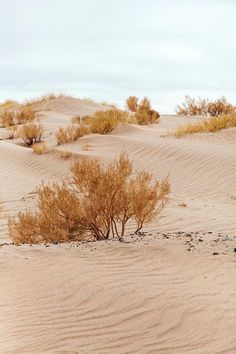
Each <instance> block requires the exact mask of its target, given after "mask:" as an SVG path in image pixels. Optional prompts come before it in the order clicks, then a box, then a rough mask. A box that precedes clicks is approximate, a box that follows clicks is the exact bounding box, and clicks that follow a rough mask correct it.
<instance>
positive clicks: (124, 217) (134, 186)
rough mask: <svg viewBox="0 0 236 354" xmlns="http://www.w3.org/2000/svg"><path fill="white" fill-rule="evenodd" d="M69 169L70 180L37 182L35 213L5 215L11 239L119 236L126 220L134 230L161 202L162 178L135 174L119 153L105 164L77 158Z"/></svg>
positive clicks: (154, 214)
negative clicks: (7, 219)
mask: <svg viewBox="0 0 236 354" xmlns="http://www.w3.org/2000/svg"><path fill="white" fill-rule="evenodd" d="M71 171H72V178H71V179H67V180H64V181H62V183H54V184H43V185H41V186H40V188H39V189H38V191H37V195H38V211H37V212H36V213H35V214H34V213H32V212H30V211H27V212H25V213H20V214H19V215H18V217H13V218H9V231H10V235H11V238H12V239H13V241H14V243H38V242H56V241H57V242H70V241H74V240H85V239H88V238H94V239H96V240H105V239H109V238H111V237H118V238H119V239H123V237H124V235H125V229H126V225H127V223H128V221H130V220H132V221H133V222H134V224H135V230H134V231H135V232H136V233H137V232H138V231H139V230H141V229H142V227H143V225H144V224H146V223H148V222H151V221H152V220H153V219H154V218H155V217H157V216H158V215H159V214H160V212H161V210H162V209H163V207H164V206H165V203H166V201H167V196H168V193H169V183H168V180H167V178H165V179H163V180H160V181H158V180H155V179H154V178H153V176H152V175H151V174H149V173H147V172H139V173H136V174H135V173H134V171H133V166H132V163H131V162H130V160H129V159H128V157H127V156H126V155H124V154H121V155H120V156H119V158H117V159H116V160H114V161H113V162H111V163H110V164H109V165H108V166H107V167H103V166H102V164H101V163H100V162H99V160H93V159H80V160H77V161H75V163H74V164H73V166H72V168H71Z"/></svg>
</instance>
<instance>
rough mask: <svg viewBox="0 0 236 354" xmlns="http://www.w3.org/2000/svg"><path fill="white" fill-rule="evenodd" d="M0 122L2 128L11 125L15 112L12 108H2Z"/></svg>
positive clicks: (13, 122)
mask: <svg viewBox="0 0 236 354" xmlns="http://www.w3.org/2000/svg"><path fill="white" fill-rule="evenodd" d="M0 123H1V126H2V127H4V128H9V127H12V126H13V125H14V124H15V112H14V111H13V110H4V111H2V112H1V113H0Z"/></svg>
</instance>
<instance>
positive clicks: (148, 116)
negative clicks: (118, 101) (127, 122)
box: [126, 96, 160, 125]
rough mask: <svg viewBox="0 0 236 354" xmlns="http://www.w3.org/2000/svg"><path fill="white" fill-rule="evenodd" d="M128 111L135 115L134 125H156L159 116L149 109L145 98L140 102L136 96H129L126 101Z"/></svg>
mask: <svg viewBox="0 0 236 354" xmlns="http://www.w3.org/2000/svg"><path fill="white" fill-rule="evenodd" d="M126 105H127V107H128V109H129V110H130V111H131V112H133V113H135V115H134V117H135V120H136V123H138V124H140V125H147V124H154V123H158V120H159V118H160V114H159V113H158V112H157V111H155V110H154V109H152V108H151V102H150V100H149V99H148V98H147V97H144V98H143V99H142V100H141V101H140V102H139V99H138V98H137V97H136V96H130V97H129V98H128V99H127V100H126Z"/></svg>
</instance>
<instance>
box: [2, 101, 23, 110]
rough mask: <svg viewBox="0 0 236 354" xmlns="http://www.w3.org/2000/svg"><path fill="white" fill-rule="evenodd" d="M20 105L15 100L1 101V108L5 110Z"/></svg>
mask: <svg viewBox="0 0 236 354" xmlns="http://www.w3.org/2000/svg"><path fill="white" fill-rule="evenodd" d="M18 106H19V103H18V102H17V101H14V100H6V101H4V102H2V103H0V109H4V110H9V109H14V108H16V107H18Z"/></svg>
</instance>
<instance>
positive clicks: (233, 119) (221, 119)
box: [173, 114, 236, 138]
mask: <svg viewBox="0 0 236 354" xmlns="http://www.w3.org/2000/svg"><path fill="white" fill-rule="evenodd" d="M233 127H236V114H228V115H220V116H216V117H211V118H209V119H202V120H200V121H199V122H193V123H191V122H190V123H188V124H185V125H183V126H179V127H178V128H177V129H176V130H175V131H174V132H173V135H174V136H176V137H178V138H180V137H182V136H184V135H189V134H195V133H207V132H208V133H215V132H216V131H219V130H221V129H226V128H233Z"/></svg>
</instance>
